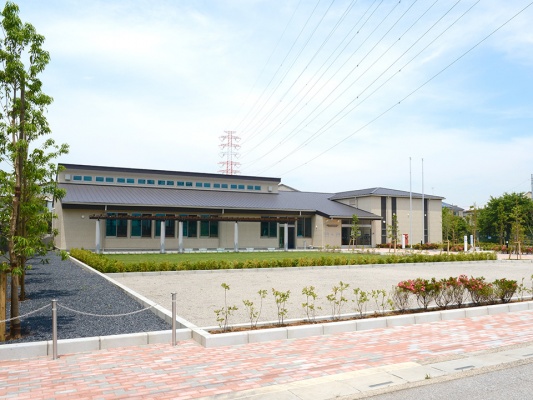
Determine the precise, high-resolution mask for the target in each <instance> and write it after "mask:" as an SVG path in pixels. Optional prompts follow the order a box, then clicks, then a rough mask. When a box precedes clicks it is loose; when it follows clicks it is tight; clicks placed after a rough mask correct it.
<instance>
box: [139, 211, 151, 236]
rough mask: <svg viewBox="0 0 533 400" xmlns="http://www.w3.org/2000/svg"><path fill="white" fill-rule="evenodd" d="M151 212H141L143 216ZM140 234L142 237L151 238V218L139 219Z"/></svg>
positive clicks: (147, 215)
mask: <svg viewBox="0 0 533 400" xmlns="http://www.w3.org/2000/svg"><path fill="white" fill-rule="evenodd" d="M151 216H152V214H143V217H151ZM141 236H142V237H143V238H151V237H152V220H151V219H143V220H142V221H141Z"/></svg>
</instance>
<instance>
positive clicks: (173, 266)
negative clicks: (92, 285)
mask: <svg viewBox="0 0 533 400" xmlns="http://www.w3.org/2000/svg"><path fill="white" fill-rule="evenodd" d="M70 255H71V256H72V257H74V258H77V259H78V260H80V261H82V262H84V263H86V264H88V265H90V266H91V267H93V268H94V269H96V270H98V271H100V272H103V273H111V272H155V271H191V270H217V269H247V268H282V267H309V266H332V265H365V264H401V263H419V262H450V261H484V260H495V259H496V254H494V253H471V254H464V253H461V254H436V255H427V254H406V255H377V254H368V253H365V254H346V253H315V252H312V253H311V252H294V253H293V252H289V253H284V252H279V253H278V252H275V253H252V252H250V253H194V254H189V253H187V254H124V255H118V254H117V255H102V254H94V253H92V252H90V251H87V250H83V249H72V250H71V251H70Z"/></svg>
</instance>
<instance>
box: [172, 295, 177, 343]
mask: <svg viewBox="0 0 533 400" xmlns="http://www.w3.org/2000/svg"><path fill="white" fill-rule="evenodd" d="M175 345H176V293H172V346H175Z"/></svg>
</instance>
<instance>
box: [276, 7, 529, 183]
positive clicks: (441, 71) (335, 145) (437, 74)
mask: <svg viewBox="0 0 533 400" xmlns="http://www.w3.org/2000/svg"><path fill="white" fill-rule="evenodd" d="M531 5H533V2H531V3H529V4H528V5H527V6H525V7H524V8H522V9H521V10H520V11H519V12H517V13H516V14H514V15H513V16H512V17H511V18H509V19H508V20H506V21H505V22H504V23H503V24H501V25H500V26H499V27H498V28H496V29H494V30H493V31H492V32H490V33H489V34H488V35H486V36H485V37H484V38H483V39H481V40H480V41H479V42H477V43H476V44H475V45H474V46H472V47H470V48H469V49H468V50H467V51H465V52H464V53H463V54H461V55H460V56H459V57H457V58H456V59H455V60H453V61H452V62H451V63H449V64H448V65H446V67H444V68H443V69H441V70H440V71H439V72H437V73H436V74H434V75H433V76H432V77H431V78H429V79H428V80H426V81H425V82H424V83H422V84H421V85H420V86H418V87H417V88H416V89H414V90H413V91H411V92H410V93H409V94H407V95H406V96H405V97H403V98H402V99H401V100H400V101H398V102H397V103H395V104H393V105H392V106H390V107H389V108H387V109H386V110H385V111H383V112H382V113H381V114H379V115H378V116H376V117H375V118H373V119H372V120H370V121H369V122H367V123H366V124H365V125H363V126H361V127H360V128H358V129H357V130H355V131H354V132H352V133H351V134H350V135H348V136H346V137H345V138H344V139H342V140H340V141H339V142H337V143H336V144H334V145H333V146H330V147H329V148H327V149H326V150H324V151H323V152H321V153H320V154H318V155H317V156H315V157H313V158H311V159H310V160H308V161H306V162H305V163H303V164H300V165H298V166H297V167H294V168H292V169H290V170H288V171H286V172H285V173H283V174H282V175H285V174H288V173H290V172H292V171H294V170H296V169H298V168H301V167H303V166H304V165H307V164H309V163H310V162H312V161H314V160H316V159H317V158H319V157H321V156H323V155H324V154H326V153H327V152H329V151H330V150H332V149H334V148H335V147H337V146H338V145H340V144H341V143H343V142H345V141H346V140H348V139H349V138H351V137H352V136H353V135H355V134H356V133H358V132H360V131H361V130H363V129H365V128H366V127H367V126H369V125H370V124H372V123H373V122H375V121H377V120H378V119H380V118H381V117H382V116H383V115H385V114H387V113H388V112H389V111H391V110H392V109H394V108H395V107H396V106H398V105H400V104H401V103H402V102H403V101H405V100H407V99H408V98H409V97H411V96H412V95H413V94H415V93H416V92H418V91H419V90H420V89H422V88H423V87H424V86H426V85H427V84H428V83H430V82H431V81H433V80H434V79H435V78H437V77H438V76H439V75H441V74H442V73H443V72H445V71H446V70H447V69H448V68H450V67H451V66H453V65H454V64H456V63H457V62H458V61H459V60H461V59H462V58H463V57H465V56H466V55H467V54H469V53H470V52H471V51H473V50H474V49H476V48H477V47H478V46H479V45H481V44H482V43H483V42H485V41H486V40H487V39H488V38H490V37H491V36H492V35H494V34H495V33H496V32H498V31H499V30H500V29H502V28H503V27H504V26H505V25H507V24H508V23H509V22H511V21H512V20H513V19H515V18H516V17H517V16H518V15H520V14H522V13H523V12H524V11H525V10H526V9H528V8H529V7H531Z"/></svg>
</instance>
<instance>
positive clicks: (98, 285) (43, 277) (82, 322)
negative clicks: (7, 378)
mask: <svg viewBox="0 0 533 400" xmlns="http://www.w3.org/2000/svg"><path fill="white" fill-rule="evenodd" d="M47 258H48V259H49V263H48V264H42V263H41V262H40V260H33V261H32V262H31V264H32V269H31V270H30V271H28V273H27V275H26V294H27V297H28V300H26V301H23V302H21V303H20V315H24V314H27V313H29V312H31V311H34V310H37V309H39V308H41V307H43V306H47V305H51V301H52V300H54V299H55V300H57V304H58V311H57V315H58V318H57V325H58V338H59V339H71V338H80V337H91V336H107V335H117V334H124V333H134V332H150V331H158V330H166V329H170V328H171V327H170V324H167V323H165V322H164V321H163V320H161V319H160V318H158V317H157V316H156V315H155V314H153V313H152V312H151V311H148V310H147V311H143V312H140V313H137V314H133V315H130V316H124V317H92V316H87V315H82V314H78V313H74V312H71V311H68V310H66V309H64V308H61V307H60V306H61V305H63V306H66V307H68V308H71V309H74V310H79V311H82V312H86V313H92V314H99V315H115V314H124V313H130V312H133V311H137V310H141V309H142V307H141V306H140V305H139V304H138V303H137V302H136V301H135V300H133V299H131V298H130V297H128V296H127V295H126V294H124V292H123V291H122V290H121V289H118V288H117V287H116V286H115V285H113V284H111V283H110V282H108V281H107V280H105V279H104V278H102V277H100V276H99V275H97V274H95V273H92V272H90V271H88V270H86V269H84V268H82V267H79V266H77V265H75V264H74V263H72V262H70V261H68V260H67V261H62V260H61V258H59V257H58V256H57V255H55V254H53V253H51V254H50V255H49V256H48V257H47ZM8 296H9V294H8ZM8 298H9V297H8ZM9 305H10V303H9V302H8V313H7V314H8V318H9ZM21 324H22V331H23V338H22V339H18V340H12V341H9V342H6V343H8V344H12V343H21V342H33V341H41V340H51V339H52V308H51V306H50V307H47V308H46V309H44V310H42V311H40V312H38V313H36V314H32V315H30V316H28V317H26V318H23V319H22V320H21ZM0 345H1V344H0Z"/></svg>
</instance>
